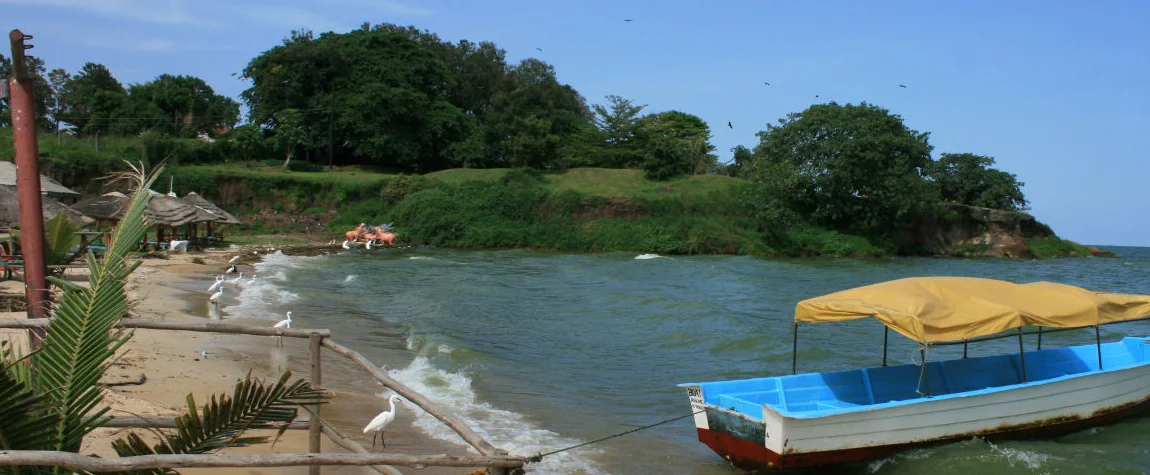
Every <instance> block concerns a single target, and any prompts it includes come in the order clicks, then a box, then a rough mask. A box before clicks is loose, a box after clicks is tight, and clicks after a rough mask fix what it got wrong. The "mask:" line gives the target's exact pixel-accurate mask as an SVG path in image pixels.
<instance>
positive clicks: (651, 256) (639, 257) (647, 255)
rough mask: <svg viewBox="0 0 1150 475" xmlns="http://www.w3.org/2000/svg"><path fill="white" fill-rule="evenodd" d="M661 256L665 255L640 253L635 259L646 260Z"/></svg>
mask: <svg viewBox="0 0 1150 475" xmlns="http://www.w3.org/2000/svg"><path fill="white" fill-rule="evenodd" d="M660 257H663V256H660V255H658V254H639V255H637V256H635V259H638V260H646V259H657V258H660Z"/></svg>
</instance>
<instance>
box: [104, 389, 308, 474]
mask: <svg viewBox="0 0 1150 475" xmlns="http://www.w3.org/2000/svg"><path fill="white" fill-rule="evenodd" d="M290 378H291V372H290V371H289V372H286V373H284V374H283V376H281V377H280V379H279V381H278V382H276V384H275V385H272V386H268V385H265V384H264V383H263V382H261V381H260V380H257V379H252V377H251V374H250V373H249V374H248V377H247V378H245V379H242V380H240V381H238V382H236V387H235V390H234V391H233V392H232V395H231V396H230V397H229V396H228V395H226V394H221V395H219V397H218V398H217V397H216V396H212V398H211V400H209V401H208V403H207V404H205V405H204V406H203V407H202V408H199V409H197V408H196V401H195V399H194V398H193V397H192V396H191V395H188V413H187V414H184V415H182V416H180V417H178V418H177V419H176V432H175V433H174V434H164V435H163V437H162V438H161V440H160V442H159V443H157V444H156V445H154V446H152V447H148V445H147V444H146V443H144V441H143V440H142V439H141V438H140V437H139V436H137V435H136V434H129V435H128V437H126V438H123V439H119V440H117V441H115V442H113V443H112V448H114V449H115V450H116V453H118V454H120V456H121V457H128V456H136V455H152V454H202V453H207V452H211V451H213V450H217V449H222V448H225V447H239V446H245V445H251V444H256V443H262V442H265V441H266V439H267V438H266V437H244V432H245V431H247V430H248V429H250V428H251V427H252V426H253V425H256V424H267V423H283V424H284V425H282V426H281V427H280V429H279V432H277V433H276V438H277V439H278V438H279V436H280V435H282V434H283V433H284V431H286V430H287V423H289V422H291V421H292V420H294V419H295V416H296V408H297V406H299V405H301V404H322V403H324V402H325V397H324V395H323V392H322V391H321V390H320V389H319V388H317V387H315V386H312V385H311V384H310V383H308V382H307V381H306V380H303V379H299V380H296V381H295V382H294V383H291V384H289V383H288V379H290ZM140 473H170V472H169V471H166V470H156V471H152V472H140Z"/></svg>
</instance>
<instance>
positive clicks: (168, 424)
mask: <svg viewBox="0 0 1150 475" xmlns="http://www.w3.org/2000/svg"><path fill="white" fill-rule="evenodd" d="M48 322H49V319H34V320H29V319H23V318H0V328H25V329H31V328H45V327H47V326H48ZM117 327H120V328H140V329H151V330H178V331H194V332H210V333H226V334H233V335H256V336H282V337H287V338H306V339H308V352H309V356H310V363H311V374H310V377H309V379H310V381H311V382H312V383H314V384H316V385H320V384H321V382H322V375H323V371H322V369H323V365H322V353H323V350H322V349H323V348H327V349H329V350H331V351H332V352H333V353H335V354H338V355H340V356H343V357H346V358H348V359H350V360H351V361H352V362H354V363H355V364H357V365H358V366H359V367H361V368H363V369H364V370H365V371H367V373H368V374H370V375H371V376H372V377H373V378H375V380H376V381H379V382H380V383H381V384H383V385H384V386H385V387H387V388H388V389H391V390H392V391H394V392H395V393H396V394H399V395H400V396H403V397H404V398H406V399H407V400H408V401H411V403H413V404H415V405H416V406H419V407H420V408H421V409H423V410H424V411H426V412H427V413H428V414H431V415H432V416H434V417H435V418H436V419H439V420H440V421H441V422H443V423H444V424H446V425H447V426H448V427H450V428H452V429H453V430H455V432H456V433H457V434H459V436H460V437H461V438H463V440H464V441H465V442H467V443H468V444H469V445H471V446H472V447H474V448H475V450H477V451H478V452H479V454H480V455H463V456H451V455H446V454H441V455H429V456H414V455H404V454H383V453H373V452H370V451H369V450H367V449H366V448H364V447H363V445H361V444H360V443H358V442H356V441H354V440H351V439H349V438H347V437H345V436H344V435H343V434H340V433H339V431H337V430H336V429H335V428H334V427H331V426H330V425H329V424H327V423H325V422H324V421H323V419H322V417H321V411H320V406H319V405H312V406H311V407H310V408H309V409H308V412H309V413H310V414H312V415H311V417H309V419H308V421H307V422H299V421H297V422H293V423H291V424H289V425H288V429H298V430H302V429H307V430H308V453H296V454H274V455H219V454H211V455H145V456H137V457H120V458H96V457H90V456H86V455H81V454H76V453H71V452H52V451H19V450H11V451H0V466H48V465H51V466H60V467H66V468H69V469H72V470H81V471H91V472H110V471H124V470H142V469H149V468H167V467H171V468H192V467H285V466H301V465H307V466H309V467H310V471H311V473H312V474H318V473H319V469H320V467H321V466H324V465H361V466H370V467H371V468H373V469H375V470H376V471H377V472H379V473H382V474H385V475H400V472H399V471H398V470H396V469H395V468H394V467H393V466H394V465H400V466H407V467H416V468H423V467H435V466H438V467H484V468H486V469H487V470H488V473H490V474H493V475H508V474H511V473H517V472H521V471H522V469H523V467H524V465H525V464H526V463H527V459H526V458H525V457H520V456H511V455H508V454H507V452H506V451H504V450H500V449H498V448H496V447H495V446H493V445H491V443H490V442H488V441H487V440H486V439H484V438H483V437H482V436H480V435H479V434H477V433H476V432H475V431H474V430H472V429H471V427H469V426H468V425H467V424H466V423H465V422H464V421H463V420H462V419H459V418H458V417H456V416H455V415H453V414H451V413H450V412H448V411H445V410H443V409H442V408H440V407H438V406H437V405H435V404H434V403H432V402H431V401H430V400H428V399H427V398H426V397H424V396H423V395H422V394H419V393H418V392H415V391H414V390H412V389H411V388H408V387H407V386H405V385H404V384H403V383H400V382H399V381H396V380H395V379H393V378H391V377H390V376H388V375H387V374H385V373H384V372H383V371H380V370H379V367H378V366H376V365H375V364H373V363H372V362H371V361H369V360H368V359H367V358H365V357H364V356H363V355H361V354H359V353H358V352H356V351H354V350H351V349H349V348H347V347H345V346H343V345H340V344H338V343H336V342H334V341H332V340H331V331H329V330H326V329H301V328H285V329H277V328H271V327H254V326H248V325H241V324H237V323H230V322H166V321H160V320H147V319H135V318H125V319H122V320H120V323H119V324H117ZM104 427H139V428H153V429H163V428H173V427H175V418H174V417H164V416H129V417H116V418H113V419H112V420H111V421H110V422H109V423H108V424H106V425H105V426H104ZM321 435H326V436H327V438H328V439H329V440H330V441H331V442H333V443H335V444H337V445H339V446H341V447H343V448H345V449H347V450H349V451H351V452H354V453H351V454H344V453H341V454H325V453H322V451H321Z"/></svg>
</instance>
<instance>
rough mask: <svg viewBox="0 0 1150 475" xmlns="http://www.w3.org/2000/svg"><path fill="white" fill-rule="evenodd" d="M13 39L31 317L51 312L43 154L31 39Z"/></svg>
mask: <svg viewBox="0 0 1150 475" xmlns="http://www.w3.org/2000/svg"><path fill="white" fill-rule="evenodd" d="M8 39H9V41H10V42H11V43H12V77H11V78H9V79H7V80H8V89H9V91H10V94H11V97H10V98H9V99H8V109H9V111H10V112H11V113H12V143H13V145H14V147H15V149H16V160H15V161H16V194H17V197H18V199H19V202H20V253H21V255H22V257H23V260H24V293H25V296H26V297H27V299H28V318H44V317H47V316H48V285H47V282H46V280H45V276H46V275H47V268H46V267H45V263H44V210H43V208H42V207H41V206H42V203H41V198H40V167H39V164H38V163H37V160H38V159H39V157H40V151H39V144H38V143H37V142H36V106H35V104H36V103H35V100H34V97H33V95H32V92H33V91H32V81H31V80H29V78H28V71H27V69H26V63H25V59H24V50H26V49H31V48H32V45H26V44H24V41H26V40H30V39H32V36H30V35H25V34H24V33H22V32H21V31H20V30H12V32H11V33H9V34H8ZM29 336H30V337H31V338H30V339H31V341H30V344H31V346H32V348H33V349H35V348H38V347H39V346H40V340H41V339H42V338H43V337H44V330H38V331H36V330H32V331H30V335H29Z"/></svg>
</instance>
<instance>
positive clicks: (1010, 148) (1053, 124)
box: [0, 0, 1150, 246]
mask: <svg viewBox="0 0 1150 475" xmlns="http://www.w3.org/2000/svg"><path fill="white" fill-rule="evenodd" d="M0 8H3V9H4V19H5V23H6V26H7V28H6V29H10V28H20V29H22V30H23V31H24V32H25V33H28V34H32V35H35V36H36V38H35V40H33V41H32V43H33V44H35V45H36V48H35V49H34V50H33V51H32V53H33V54H36V55H39V56H41V57H42V58H44V59H45V61H47V63H48V66H49V67H50V68H52V67H63V68H65V69H67V70H69V71H76V70H78V69H79V68H80V67H81V66H82V65H83V64H84V63H85V62H87V61H94V62H98V63H103V64H105V65H107V66H108V67H109V68H110V69H111V70H112V72H113V74H115V75H116V76H117V78H119V79H120V80H121V81H122V82H125V83H136V82H144V81H147V80H150V79H152V78H154V77H155V76H158V75H160V74H163V73H171V74H190V75H195V76H199V77H202V78H204V79H205V80H207V81H208V83H209V84H211V85H212V87H214V88H215V89H216V91H217V92H219V93H222V94H226V95H229V96H233V97H237V98H238V95H239V92H240V91H242V90H243V89H244V88H245V87H247V86H246V84H245V83H244V82H242V81H240V80H237V79H236V78H234V77H232V76H231V73H233V72H237V71H240V70H242V69H243V67H244V66H245V65H246V64H247V62H248V61H249V60H250V59H251V58H253V57H255V56H256V55H258V54H259V53H260V52H262V51H265V50H267V49H269V48H271V47H273V46H275V45H277V44H279V43H280V41H281V40H282V39H283V38H284V37H285V36H287V35H288V33H289V32H290V31H291V30H292V29H297V28H308V29H312V30H314V31H316V32H323V31H329V30H334V31H347V30H349V29H351V28H355V27H357V26H358V25H360V24H361V23H363V22H364V21H370V22H372V23H382V22H390V23H398V24H402V25H415V26H417V27H419V28H421V29H428V30H431V31H433V32H435V33H437V34H439V35H440V36H441V37H442V38H444V39H447V40H451V41H458V40H460V39H470V40H473V41H483V40H487V41H494V42H495V43H497V44H498V45H499V46H500V47H502V48H504V49H506V50H507V52H508V58H509V60H511V61H518V60H519V59H522V58H526V57H532V56H534V57H539V58H541V59H543V60H545V61H547V62H549V63H551V64H553V65H555V67H556V69H557V71H558V74H559V79H560V81H562V82H565V83H568V84H571V85H572V86H574V87H575V88H576V89H577V90H579V91H580V92H581V93H582V94H583V95H584V96H585V97H586V98H587V100H588V101H589V102H591V103H602V102H604V96H606V95H608V94H619V95H621V96H624V97H627V98H631V99H634V100H635V101H636V102H637V103H639V104H647V105H648V106H649V107H648V111H650V112H657V111H661V110H670V109H675V110H682V111H685V112H690V113H693V114H696V115H698V116H700V117H702V118H703V119H704V120H706V121H707V122H708V123H710V124H711V127H712V129H713V132H714V140H713V142H714V144H715V145H716V147H717V148H718V149H719V152H720V157H721V159H722V160H728V159H729V158H730V152H729V150H730V149H731V148H732V147H734V146H736V145H747V146H753V145H754V144H755V143H757V138H756V137H755V132H757V131H760V130H763V129H764V128H765V124H767V123H769V122H770V123H773V122H775V121H776V120H777V119H779V118H781V117H783V116H784V115H786V114H787V113H789V112H797V111H801V110H803V109H805V108H806V107H808V106H810V105H811V104H814V103H819V102H826V101H831V100H833V101H837V102H839V103H846V102H852V103H857V102H860V101H867V102H870V103H872V104H877V105H880V106H883V107H886V108H888V109H890V110H891V111H892V112H894V113H896V114H899V115H901V116H902V117H903V118H904V119H905V121H906V123H907V125H908V126H910V127H911V128H913V129H917V130H920V131H929V132H930V133H931V136H930V140H931V143H932V144H933V145H934V147H935V156H936V157H937V155H938V154H940V153H943V152H972V153H978V154H984V155H990V156H993V157H994V158H995V159H996V160H997V161H998V163H997V166H998V167H999V168H1001V169H1003V170H1006V171H1008V172H1010V173H1014V174H1017V175H1018V177H1019V179H1020V180H1021V181H1023V182H1025V183H1026V186H1025V187H1024V192H1025V193H1026V196H1027V198H1028V199H1029V200H1030V201H1031V207H1032V213H1033V214H1034V215H1035V216H1037V217H1038V219H1039V220H1041V221H1043V222H1046V223H1048V224H1050V225H1051V226H1052V227H1053V228H1054V230H1055V231H1056V232H1057V233H1058V234H1059V235H1061V236H1062V237H1065V238H1068V239H1073V240H1075V241H1078V242H1081V243H1085V244H1100V245H1106V244H1110V245H1140V246H1150V186H1148V185H1147V179H1148V178H1150V165H1148V161H1147V160H1146V159H1145V157H1146V152H1145V147H1144V145H1143V143H1142V141H1143V140H1144V139H1145V138H1146V137H1148V136H1150V92H1148V91H1150V54H1148V53H1150V28H1147V27H1146V25H1150V2H1145V1H1141V0H1128V1H1118V0H1116V1H1108V2H1070V1H1064V2H1052V1H1025V0H1024V1H1009V2H1003V1H983V0H977V1H963V2H941V1H933V2H930V1H925V2H924V1H902V0H898V1H895V0H883V1H879V0H873V1H850V0H835V1H831V0H827V1H801V2H800V1H797V0H794V1H782V0H643V1H640V0H630V1H628V0H616V1H607V0H580V1H566V2H559V1H551V0H535V1H525V0H524V1H521V0H488V1H479V0H402V1H385V0H311V1H299V0H281V1H236V2H224V1H216V0H200V1H191V0H0ZM624 19H633V20H634V21H632V22H624V21H623V20H624ZM536 48H541V49H542V50H543V51H542V52H540V51H538V50H536ZM764 82H770V83H771V85H770V86H766V85H765V84H764ZM899 84H905V85H906V86H907V87H906V88H899V87H898V85H899ZM816 95H817V96H818V97H817V98H816V97H815V96H816ZM728 121H730V122H731V123H732V124H733V125H734V129H728V128H727V127H726V124H727V122H728Z"/></svg>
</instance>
